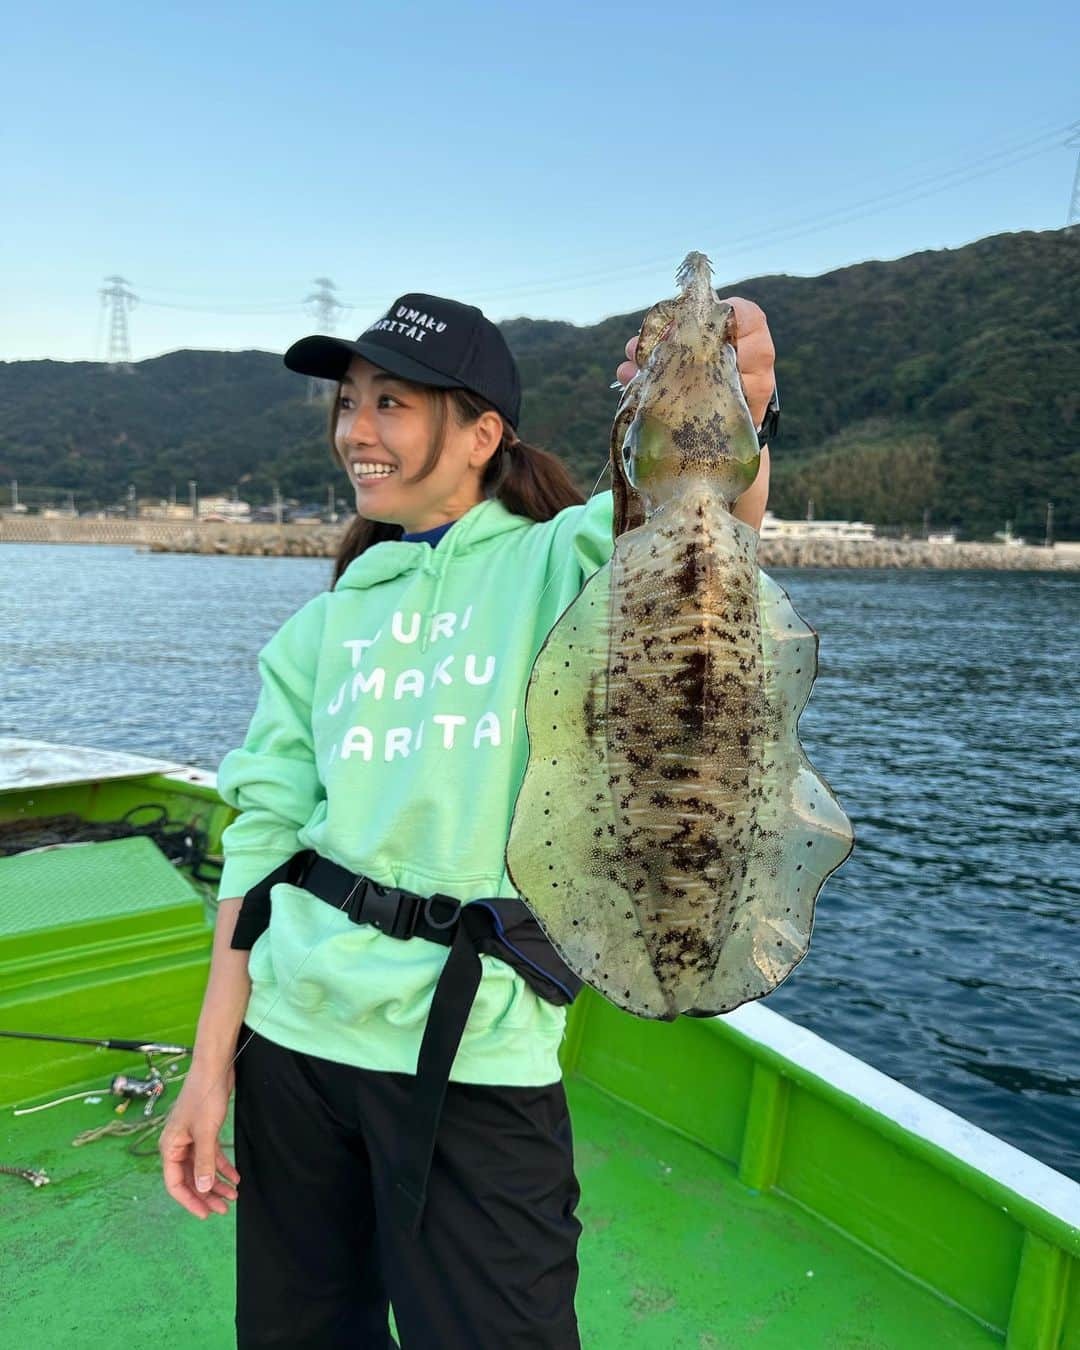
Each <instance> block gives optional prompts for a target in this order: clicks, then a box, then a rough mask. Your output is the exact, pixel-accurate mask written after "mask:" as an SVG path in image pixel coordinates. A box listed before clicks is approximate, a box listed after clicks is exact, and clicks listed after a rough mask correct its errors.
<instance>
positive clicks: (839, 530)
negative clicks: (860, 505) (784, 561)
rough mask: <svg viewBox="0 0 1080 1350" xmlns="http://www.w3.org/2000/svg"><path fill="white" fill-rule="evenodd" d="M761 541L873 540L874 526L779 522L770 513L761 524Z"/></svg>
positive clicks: (843, 522)
mask: <svg viewBox="0 0 1080 1350" xmlns="http://www.w3.org/2000/svg"><path fill="white" fill-rule="evenodd" d="M761 538H762V539H800V540H801V539H834V540H835V539H843V540H848V541H850V540H865V541H867V542H869V541H870V540H872V539H874V538H875V534H874V526H873V525H868V524H866V522H865V521H862V520H780V519H779V518H778V517H777V516H775V515H773V513H772V512H771V511H766V512H765V517H764V519H763V520H762V522H761Z"/></svg>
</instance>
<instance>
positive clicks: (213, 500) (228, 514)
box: [188, 497, 251, 521]
mask: <svg viewBox="0 0 1080 1350" xmlns="http://www.w3.org/2000/svg"><path fill="white" fill-rule="evenodd" d="M188 515H189V516H190V515H191V512H190V510H189V511H188ZM199 519H200V520H217V521H222V520H226V521H228V520H235V521H247V520H250V519H251V503H250V502H237V501H233V499H232V498H231V497H200V498H199Z"/></svg>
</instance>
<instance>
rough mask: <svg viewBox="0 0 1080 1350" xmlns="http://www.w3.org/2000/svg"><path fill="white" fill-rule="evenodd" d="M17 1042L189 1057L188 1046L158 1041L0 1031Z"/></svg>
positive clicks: (190, 1050)
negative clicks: (50, 1043)
mask: <svg viewBox="0 0 1080 1350" xmlns="http://www.w3.org/2000/svg"><path fill="white" fill-rule="evenodd" d="M0 1036H10V1037H12V1038H13V1039H14V1040H17V1041H62V1042H63V1043H64V1044H66V1045H97V1046H100V1047H101V1049H103V1050H130V1051H134V1052H135V1053H137V1054H140V1055H190V1054H191V1053H192V1047H191V1046H190V1045H168V1044H165V1043H162V1042H159V1041H125V1040H116V1039H113V1038H109V1037H100V1038H99V1037H95V1036H45V1035H42V1034H41V1032H39V1031H0Z"/></svg>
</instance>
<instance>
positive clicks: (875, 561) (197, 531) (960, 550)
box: [0, 515, 1080, 572]
mask: <svg viewBox="0 0 1080 1350" xmlns="http://www.w3.org/2000/svg"><path fill="white" fill-rule="evenodd" d="M343 529H344V527H343V526H340V525H237V524H228V525H224V524H218V523H213V522H209V521H200V522H199V523H198V524H192V523H191V522H186V521H166V520H90V519H83V518H79V519H75V520H72V519H62V518H61V519H46V518H43V517H41V516H30V515H27V516H13V515H4V516H0V543H32V544H114V545H128V546H134V547H137V548H143V549H146V550H147V551H150V552H155V553H203V554H219V555H228V556H234V557H260V556H261V557H271V558H332V557H333V556H334V554H335V553H336V551H337V546H338V542H339V540H340V539H341V536H342V533H343ZM759 560H760V562H761V564H762V566H763V567H931V568H945V569H955V568H963V569H970V570H992V571H1040V572H1048V571H1054V572H1056V571H1076V570H1080V546H1077V545H1068V544H1062V545H1059V546H1057V547H1056V548H1035V547H1033V546H1030V545H1026V544H1020V545H1012V546H1010V547H1007V548H1006V547H1005V546H1004V545H1001V544H971V543H960V544H943V543H926V542H924V541H923V540H915V539H913V540H899V539H875V540H870V541H866V542H862V541H860V542H850V541H832V540H825V539H812V540H800V541H793V540H776V539H772V540H766V541H765V542H764V543H763V544H762V545H761V549H760V552H759Z"/></svg>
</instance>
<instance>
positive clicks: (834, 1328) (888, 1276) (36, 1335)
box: [0, 1052, 1001, 1350]
mask: <svg viewBox="0 0 1080 1350" xmlns="http://www.w3.org/2000/svg"><path fill="white" fill-rule="evenodd" d="M101 1062H102V1066H103V1068H102V1073H103V1078H104V1077H107V1076H108V1075H109V1074H110V1073H112V1072H113V1071H114V1069H115V1064H116V1062H119V1063H120V1064H123V1063H124V1057H123V1056H117V1055H112V1054H108V1053H107V1052H102V1053H101ZM130 1067H131V1068H133V1069H137V1068H138V1064H137V1061H134V1060H133V1061H132V1062H131V1066H130ZM569 1091H570V1098H571V1106H572V1110H573V1117H574V1125H575V1133H576V1138H577V1147H576V1152H577V1159H578V1171H579V1175H580V1178H581V1182H582V1193H583V1199H582V1204H581V1208H580V1211H579V1214H580V1217H581V1219H582V1222H583V1224H584V1230H585V1231H584V1236H583V1238H582V1245H581V1283H580V1291H579V1296H578V1312H579V1318H580V1323H581V1329H582V1343H583V1345H584V1346H585V1347H598V1348H599V1347H615V1346H619V1347H622V1348H623V1350H684V1348H685V1350H745V1347H749V1346H752V1347H760V1350H806V1348H807V1347H822V1350H825V1348H826V1347H828V1348H829V1350H908V1348H909V1347H910V1350H946V1348H949V1350H951V1348H952V1347H955V1348H956V1350H968V1347H971V1348H972V1350H975V1348H976V1347H980V1348H981V1347H986V1346H1000V1344H1001V1340H1000V1337H999V1336H997V1335H996V1334H994V1333H993V1332H991V1331H988V1330H987V1329H985V1328H983V1327H980V1326H979V1325H978V1324H977V1323H975V1322H974V1321H973V1320H972V1319H971V1318H970V1317H968V1316H967V1315H965V1314H964V1313H962V1312H960V1311H959V1310H958V1309H955V1308H951V1307H949V1306H948V1305H947V1304H945V1303H943V1302H942V1300H941V1299H940V1298H939V1297H938V1296H937V1295H936V1294H934V1293H933V1292H932V1291H930V1290H926V1289H920V1288H918V1287H917V1286H915V1285H914V1284H913V1283H912V1281H911V1279H910V1278H909V1277H908V1276H906V1275H905V1274H904V1273H903V1272H901V1271H898V1270H891V1269H889V1268H888V1267H886V1266H883V1264H882V1262H881V1260H880V1259H879V1258H878V1257H876V1256H875V1255H874V1254H873V1253H871V1252H868V1251H865V1250H862V1249H860V1248H859V1247H857V1246H856V1245H855V1244H854V1243H853V1242H852V1241H851V1240H850V1239H849V1238H847V1237H845V1236H844V1235H843V1234H842V1233H840V1232H838V1231H836V1230H834V1229H831V1228H829V1227H827V1226H825V1225H823V1224H822V1223H821V1221H820V1220H819V1219H817V1218H815V1217H814V1216H812V1215H810V1214H807V1213H805V1212H803V1211H801V1210H800V1209H799V1208H798V1207H797V1206H796V1205H795V1204H793V1203H792V1202H791V1201H790V1200H786V1199H785V1198H784V1197H782V1196H780V1195H777V1194H775V1193H770V1194H754V1193H753V1192H751V1191H749V1190H747V1189H746V1188H745V1187H744V1186H742V1185H741V1184H740V1183H739V1182H738V1181H737V1179H736V1177H735V1174H734V1169H732V1168H730V1167H727V1166H723V1165H721V1164H719V1163H718V1160H717V1158H716V1157H715V1155H713V1154H711V1153H709V1152H708V1151H707V1150H705V1149H704V1148H702V1147H701V1146H700V1145H698V1144H694V1143H691V1142H690V1141H688V1140H686V1139H684V1138H681V1137H680V1136H679V1135H677V1134H674V1133H673V1132H672V1131H671V1130H669V1129H666V1128H665V1127H664V1126H663V1125H661V1124H659V1123H658V1122H656V1121H654V1120H651V1119H649V1117H648V1116H646V1115H644V1114H642V1113H641V1112H638V1111H635V1110H632V1109H629V1108H627V1107H626V1106H624V1105H622V1104H620V1103H619V1102H617V1101H616V1100H614V1099H613V1098H611V1097H610V1096H608V1095H607V1094H606V1093H604V1092H601V1091H600V1090H599V1089H597V1088H595V1087H593V1086H591V1085H590V1084H588V1083H586V1082H583V1081H580V1080H577V1081H572V1082H571V1083H570V1085H569ZM134 1109H135V1108H134V1107H133V1108H132V1112H133V1111H134ZM109 1112H110V1106H109V1098H108V1097H106V1098H105V1099H104V1100H103V1101H102V1102H101V1103H100V1104H97V1105H87V1104H84V1103H81V1102H71V1103H66V1104H64V1105H62V1106H58V1107H55V1108H53V1109H52V1110H50V1111H46V1112H42V1113H41V1114H38V1115H34V1116H29V1117H17V1118H12V1117H11V1116H10V1114H9V1113H5V1119H4V1121H3V1125H2V1128H0V1159H4V1160H8V1159H12V1160H13V1159H15V1158H19V1159H23V1158H25V1157H26V1152H27V1145H26V1139H27V1135H28V1133H30V1130H28V1125H27V1123H28V1122H33V1124H32V1127H31V1128H32V1134H33V1138H34V1140H35V1145H36V1148H35V1152H34V1156H33V1159H32V1161H33V1163H34V1165H36V1166H42V1167H44V1168H45V1170H46V1171H47V1172H48V1174H49V1176H50V1177H51V1178H52V1181H51V1183H50V1185H48V1186H43V1187H40V1188H38V1189H34V1188H33V1187H31V1186H30V1185H29V1184H28V1183H27V1182H25V1181H22V1180H20V1179H18V1178H15V1177H7V1176H4V1177H0V1231H2V1232H3V1234H4V1261H5V1267H6V1269H7V1270H8V1271H9V1272H17V1297H15V1298H12V1292H13V1291H12V1288H11V1284H10V1275H9V1276H8V1279H7V1284H8V1287H7V1289H6V1291H5V1296H4V1297H2V1298H0V1344H3V1345H15V1344H20V1345H30V1346H32V1347H38V1346H40V1347H43V1348H44V1347H54V1346H59V1345H71V1346H77V1347H79V1350H97V1347H101V1350H105V1348H106V1347H113V1346H115V1344H116V1343H117V1336H118V1334H119V1329H120V1328H127V1330H128V1332H132V1331H134V1329H135V1328H136V1327H140V1326H141V1327H143V1328H146V1327H147V1325H148V1323H149V1322H150V1321H151V1320H152V1322H153V1324H154V1326H155V1330H154V1332H153V1338H154V1339H155V1340H160V1341H163V1342H164V1343H165V1344H167V1345H170V1346H174V1347H178V1350H179V1348H180V1347H183V1348H184V1350H188V1347H190V1350H226V1347H229V1346H232V1345H234V1344H235V1341H234V1337H233V1335H232V1297H233V1264H232V1262H233V1254H232V1231H231V1230H232V1224H233V1216H232V1214H231V1213H230V1214H229V1216H227V1217H224V1218H219V1217H218V1216H213V1217H211V1218H210V1219H207V1220H205V1221H200V1220H198V1219H196V1218H194V1217H193V1216H192V1215H189V1214H187V1213H186V1212H185V1211H183V1210H181V1209H179V1208H178V1207H177V1206H176V1205H175V1204H174V1202H173V1201H172V1200H170V1199H169V1197H168V1196H167V1195H166V1194H165V1191H164V1189H163V1187H162V1184H161V1175H160V1170H159V1168H158V1165H157V1160H156V1157H149V1158H146V1157H133V1156H132V1155H131V1154H129V1153H128V1152H127V1151H126V1147H125V1141H124V1140H123V1139H120V1138H115V1137H114V1138H105V1139H101V1140H97V1141H95V1142H93V1143H90V1144H85V1145H83V1146H81V1147H80V1148H73V1147H72V1145H71V1140H72V1138H74V1136H75V1135H76V1134H78V1133H79V1132H80V1131H82V1130H84V1129H86V1128H88V1127H89V1126H91V1125H96V1124H98V1123H101V1122H102V1121H104V1120H106V1119H108V1118H109ZM130 1114H131V1113H130V1112H129V1115H130ZM226 1138H231V1133H227V1134H226ZM30 1329H32V1331H31V1330H30Z"/></svg>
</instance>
